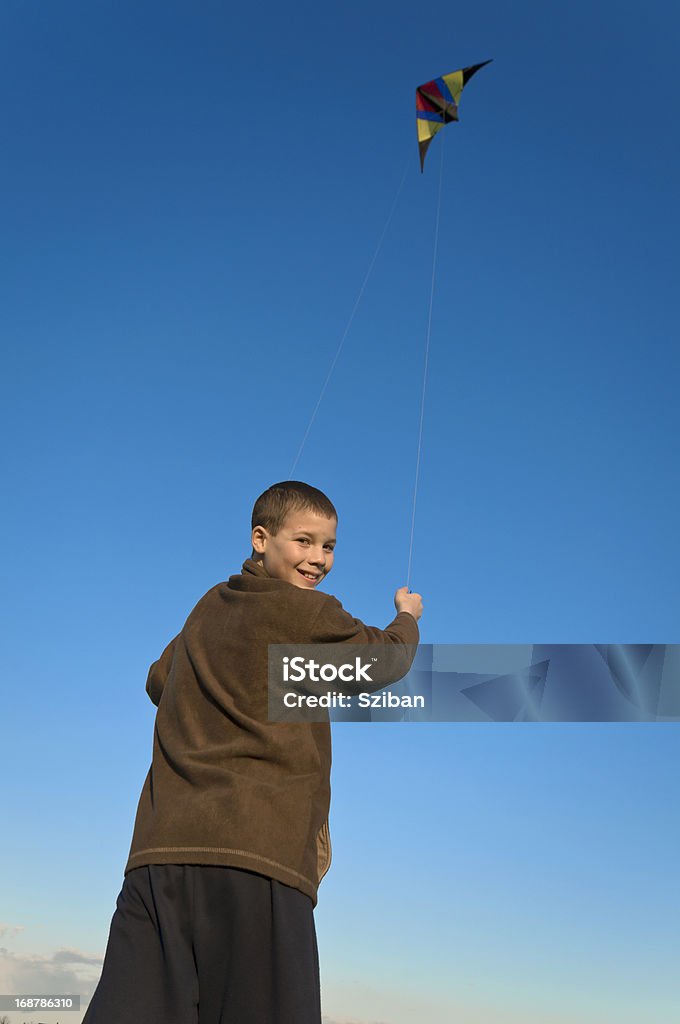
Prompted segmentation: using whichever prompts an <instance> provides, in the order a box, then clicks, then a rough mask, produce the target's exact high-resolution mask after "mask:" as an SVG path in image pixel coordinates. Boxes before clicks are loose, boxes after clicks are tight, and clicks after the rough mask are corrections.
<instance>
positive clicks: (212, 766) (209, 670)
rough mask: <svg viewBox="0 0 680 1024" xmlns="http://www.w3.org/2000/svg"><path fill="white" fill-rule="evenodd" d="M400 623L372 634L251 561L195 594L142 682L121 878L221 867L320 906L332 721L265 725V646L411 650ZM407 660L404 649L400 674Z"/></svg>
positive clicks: (402, 617) (401, 618) (414, 632)
mask: <svg viewBox="0 0 680 1024" xmlns="http://www.w3.org/2000/svg"><path fill="white" fill-rule="evenodd" d="M418 639H419V631H418V624H417V622H416V620H415V619H414V617H413V616H412V615H410V614H409V613H408V612H400V613H399V614H398V615H397V616H396V617H395V618H394V619H393V621H392V622H391V623H390V624H389V625H388V626H387V627H386V629H384V630H381V629H378V628H377V627H375V626H365V625H364V623H363V622H360V621H359V619H354V618H352V616H351V615H349V614H348V613H347V612H346V611H345V610H344V609H343V607H342V605H341V604H340V602H339V601H338V600H337V599H336V598H334V597H332V596H331V595H330V594H323V593H320V592H318V591H314V590H306V589H303V588H302V587H296V586H295V585H294V584H293V583H288V582H286V581H285V580H280V579H275V578H273V577H271V576H269V574H268V573H267V572H266V571H265V569H264V567H263V566H262V564H261V563H259V562H255V561H254V560H253V559H251V558H248V559H246V561H245V562H244V563H243V569H242V571H241V573H240V574H239V575H235V576H230V577H229V580H228V581H227V582H224V583H218V584H217V585H216V586H215V587H213V588H212V589H211V590H209V591H208V592H207V594H205V595H204V596H203V597H202V598H201V599H200V601H199V602H198V604H197V605H196V606H195V608H194V609H193V611H192V612H191V613H190V614H189V617H188V619H187V620H186V622H185V624H184V626H183V628H182V630H181V631H180V633H178V635H177V636H176V637H175V638H174V639H173V640H172V641H171V642H170V643H169V644H168V646H167V647H166V648H165V650H164V651H163V653H162V655H161V657H160V658H159V659H158V661H155V662H154V663H153V665H152V666H151V668H150V670H149V677H148V680H147V684H146V691H147V693H148V694H149V697H150V698H151V700H152V701H153V703H154V704H156V705H157V706H158V711H157V712H156V722H155V727H154V738H153V756H152V763H151V767H150V769H149V772H148V774H147V777H146V780H145V782H144V786H143V789H142V793H141V796H140V799H139V805H138V808H137V816H136V819H135V826H134V832H133V836H132V843H131V847H130V854H129V857H128V861H127V864H126V867H125V872H124V873H125V874H127V873H128V871H132V870H133V869H134V868H138V867H142V866H143V865H145V864H217V865H225V866H231V867H237V868H246V869H247V870H249V871H256V872H258V873H259V874H262V875H266V876H267V877H269V878H274V879H277V880H278V881H280V882H283V883H284V884H286V885H290V886H293V887H294V888H296V889H299V890H300V891H301V892H304V893H306V894H307V895H308V896H310V897H311V899H312V902H313V903H314V905H316V902H317V888H318V885H319V882H320V881H321V878H322V877H323V875H324V874H325V873H326V871H327V870H328V867H329V865H330V859H331V846H330V836H329V831H328V810H329V805H330V767H331V733H330V724H329V723H328V722H319V723H305V722H299V723H298V722H295V723H293V722H286V723H269V722H268V721H267V680H268V645H269V644H282V643H293V644H295V643H300V644H316V643H344V642H347V643H354V644H405V645H416V644H417V643H418ZM414 655H415V646H414V647H404V658H403V672H402V675H405V674H406V672H408V670H409V668H410V666H411V663H412V661H413V657H414Z"/></svg>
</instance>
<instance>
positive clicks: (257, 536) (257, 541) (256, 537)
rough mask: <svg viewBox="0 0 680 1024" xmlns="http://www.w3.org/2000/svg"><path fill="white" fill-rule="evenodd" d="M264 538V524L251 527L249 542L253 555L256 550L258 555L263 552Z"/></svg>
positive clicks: (265, 536) (265, 532)
mask: <svg viewBox="0 0 680 1024" xmlns="http://www.w3.org/2000/svg"><path fill="white" fill-rule="evenodd" d="M266 540H267V531H266V530H265V528H264V526H255V527H253V532H252V534H251V536H250V543H251V544H252V546H253V555H254V554H255V553H256V552H257V554H258V555H261V554H263V552H264V549H265V542H266Z"/></svg>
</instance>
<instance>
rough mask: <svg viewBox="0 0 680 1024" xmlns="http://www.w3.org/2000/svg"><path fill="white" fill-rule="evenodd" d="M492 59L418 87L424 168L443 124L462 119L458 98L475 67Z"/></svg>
mask: <svg viewBox="0 0 680 1024" xmlns="http://www.w3.org/2000/svg"><path fill="white" fill-rule="evenodd" d="M490 63H491V61H490V60H485V61H482V63H481V64H472V65H471V66H470V67H469V68H461V69H460V70H459V71H452V72H451V74H449V75H442V76H441V78H435V79H433V80H432V81H431V82H425V84H424V85H419V86H418V88H417V89H416V122H417V125H418V148H419V150H420V170H421V173H422V170H423V166H424V164H425V154H426V153H427V148H428V146H429V145H430V143H431V142H432V140H433V138H434V137H435V135H436V134H437V132H438V131H439V129H440V128H443V127H444V125H445V124H449V123H450V122H451V121H457V120H458V102H459V100H460V94H461V93H462V91H463V86H464V85H467V83H468V82H469V81H470V79H471V78H472V76H473V75H474V73H475V71H479V69H480V68H483V67H484V66H485V65H486V64H490Z"/></svg>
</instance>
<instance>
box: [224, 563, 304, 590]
mask: <svg viewBox="0 0 680 1024" xmlns="http://www.w3.org/2000/svg"><path fill="white" fill-rule="evenodd" d="M227 585H228V586H229V588H230V589H231V590H249V591H266V590H284V589H285V588H286V587H293V588H295V589H297V588H296V587H295V584H294V583H288V581H287V580H279V579H276V577H275V576H270V575H269V573H268V572H267V570H266V569H265V567H264V565H263V564H262V562H256V561H255V559H254V558H246V560H245V562H244V563H243V565H242V567H241V572H240V573H239V574H237V575H234V576H230V577H229V580H228V584H227Z"/></svg>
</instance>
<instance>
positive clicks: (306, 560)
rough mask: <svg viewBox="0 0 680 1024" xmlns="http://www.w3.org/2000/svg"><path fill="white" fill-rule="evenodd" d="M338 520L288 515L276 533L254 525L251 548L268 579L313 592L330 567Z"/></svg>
mask: <svg viewBox="0 0 680 1024" xmlns="http://www.w3.org/2000/svg"><path fill="white" fill-rule="evenodd" d="M336 527H337V520H336V519H334V518H331V519H329V518H328V517H327V516H320V515H318V513H316V512H312V511H310V510H303V511H302V512H289V513H288V515H287V517H286V519H285V521H284V523H283V526H282V527H281V529H280V530H279V532H278V533H276V534H272V533H270V532H269V531H268V530H265V528H264V526H256V527H255V529H254V530H253V534H252V544H253V549H254V550H255V551H256V552H257V554H258V555H261V556H262V559H261V560H262V563H263V565H264V567H265V569H266V570H267V572H268V573H269V575H270V576H274V577H275V578H276V579H279V580H286V581H287V582H288V583H294V584H295V586H296V587H303V588H304V589H306V590H313V589H314V587H316V586H318V584H319V583H320V582H321V580H322V579H323V578H324V576H327V575H328V573H329V572H330V571H331V567H332V565H333V549H334V548H335V531H336Z"/></svg>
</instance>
